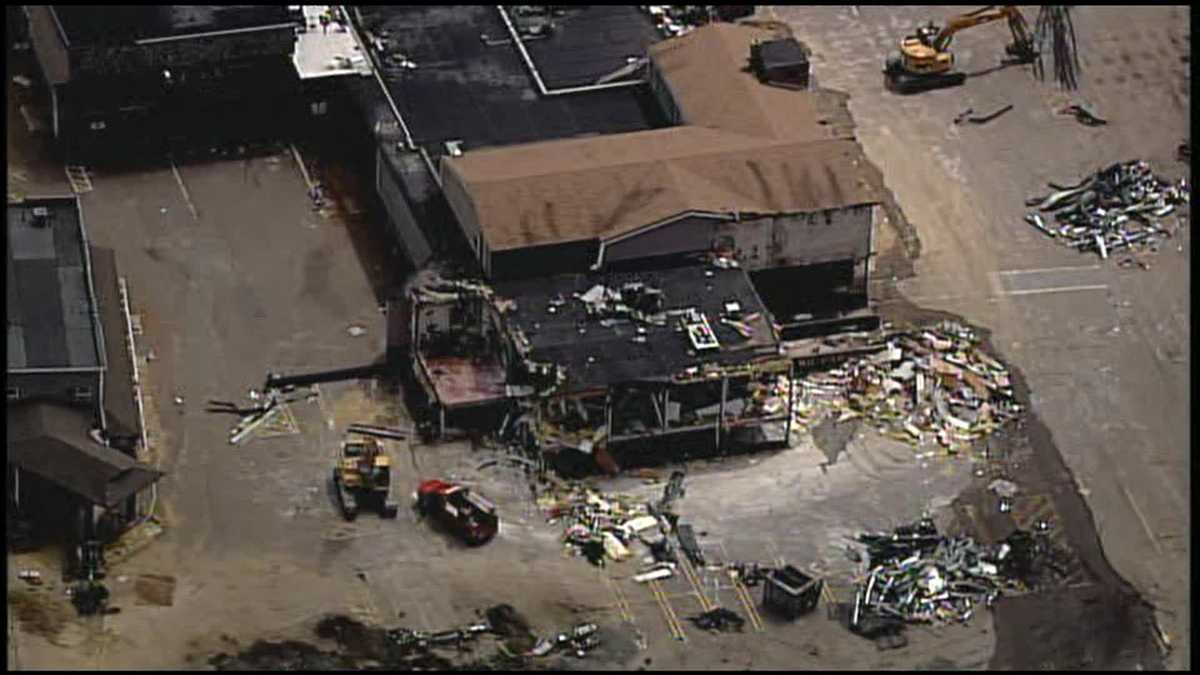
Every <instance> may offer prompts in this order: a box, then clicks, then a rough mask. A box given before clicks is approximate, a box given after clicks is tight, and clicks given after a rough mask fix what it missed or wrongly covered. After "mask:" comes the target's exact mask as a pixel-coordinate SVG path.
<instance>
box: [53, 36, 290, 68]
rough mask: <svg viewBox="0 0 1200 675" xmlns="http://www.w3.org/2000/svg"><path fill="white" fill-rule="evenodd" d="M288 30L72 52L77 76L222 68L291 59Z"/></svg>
mask: <svg viewBox="0 0 1200 675" xmlns="http://www.w3.org/2000/svg"><path fill="white" fill-rule="evenodd" d="M295 40H296V37H295V31H294V29H293V28H291V27H287V28H282V29H276V30H264V31H257V32H253V33H240V34H235V35H221V36H214V37H199V38H194V37H193V38H181V39H178V40H169V41H165V42H157V43H152V44H144V45H137V44H126V45H85V46H80V47H77V48H74V49H71V66H72V71H73V73H74V74H75V76H76V77H113V76H118V77H122V76H127V75H131V74H138V73H142V72H145V71H148V70H149V71H154V72H160V71H161V70H162V69H163V68H197V67H204V66H216V67H222V66H223V65H225V64H228V63H232V62H237V61H245V60H254V59H260V58H263V57H273V56H274V57H283V58H290V57H291V54H292V49H293V48H294V45H295Z"/></svg>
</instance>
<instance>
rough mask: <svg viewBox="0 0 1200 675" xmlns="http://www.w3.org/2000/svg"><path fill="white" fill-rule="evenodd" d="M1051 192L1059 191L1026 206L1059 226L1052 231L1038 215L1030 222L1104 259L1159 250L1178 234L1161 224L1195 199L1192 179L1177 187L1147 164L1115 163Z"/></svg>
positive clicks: (1054, 187)
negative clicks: (1120, 252)
mask: <svg viewBox="0 0 1200 675" xmlns="http://www.w3.org/2000/svg"><path fill="white" fill-rule="evenodd" d="M1050 187H1051V188H1052V189H1054V190H1056V192H1053V193H1051V194H1050V195H1047V196H1045V197H1034V198H1031V199H1028V200H1026V202H1025V205H1026V206H1031V207H1036V208H1038V209H1039V210H1041V211H1043V212H1049V211H1053V212H1055V213H1054V219H1055V221H1056V225H1055V226H1048V225H1047V224H1046V223H1045V221H1044V220H1043V218H1042V216H1041V215H1040V214H1037V213H1029V214H1027V215H1026V216H1025V220H1026V222H1028V223H1029V224H1030V225H1033V226H1034V227H1035V228H1037V229H1038V230H1039V231H1040V232H1041V233H1042V234H1045V235H1046V236H1048V237H1050V238H1051V239H1054V240H1056V241H1059V242H1061V243H1062V244H1063V245H1065V246H1068V247H1071V248H1074V249H1077V250H1079V251H1095V252H1096V253H1097V254H1099V255H1100V257H1101V258H1107V257H1108V256H1109V254H1111V253H1112V252H1113V251H1117V250H1138V249H1146V248H1155V247H1156V245H1157V243H1158V242H1159V241H1160V239H1163V238H1169V237H1171V236H1172V235H1173V232H1172V230H1170V229H1168V228H1167V227H1165V226H1164V225H1163V224H1162V222H1161V219H1162V218H1164V217H1166V216H1168V215H1170V214H1171V213H1172V212H1174V211H1175V209H1176V207H1178V206H1182V205H1186V204H1187V203H1188V200H1189V198H1190V191H1189V189H1188V184H1187V180H1186V179H1181V180H1180V181H1179V182H1178V183H1175V184H1172V183H1171V182H1170V181H1166V180H1163V179H1161V178H1159V177H1157V176H1155V175H1154V173H1153V172H1152V171H1151V170H1150V166H1149V165H1148V164H1147V163H1146V162H1144V161H1141V160H1132V161H1128V162H1120V163H1117V164H1113V165H1111V166H1109V167H1107V168H1105V169H1102V170H1100V171H1098V172H1096V173H1095V174H1093V175H1092V176H1089V177H1088V178H1086V179H1084V180H1083V181H1082V182H1080V183H1079V184H1078V185H1074V186H1070V187H1064V186H1060V185H1056V184H1054V183H1051V184H1050Z"/></svg>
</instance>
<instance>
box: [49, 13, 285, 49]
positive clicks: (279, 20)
mask: <svg viewBox="0 0 1200 675" xmlns="http://www.w3.org/2000/svg"><path fill="white" fill-rule="evenodd" d="M50 11H51V13H52V15H53V17H54V19H55V22H56V23H57V25H58V28H59V30H60V31H61V34H62V37H63V39H64V40H65V41H66V42H67V44H68V45H72V46H83V45H90V44H118V43H140V42H146V41H160V40H170V39H177V38H188V37H193V38H196V37H214V36H217V35H228V34H233V33H249V32H256V31H264V30H274V29H277V28H279V27H280V26H283V27H285V28H288V29H291V28H292V27H293V26H294V25H295V20H294V17H293V16H292V14H291V12H289V11H288V9H287V7H286V6H285V5H51V6H50Z"/></svg>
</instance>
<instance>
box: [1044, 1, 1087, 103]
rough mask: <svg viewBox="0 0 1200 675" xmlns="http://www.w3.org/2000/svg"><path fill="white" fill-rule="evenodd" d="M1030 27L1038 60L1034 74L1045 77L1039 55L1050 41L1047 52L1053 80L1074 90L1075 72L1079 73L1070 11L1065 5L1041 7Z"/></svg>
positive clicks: (1075, 83) (1065, 87)
mask: <svg viewBox="0 0 1200 675" xmlns="http://www.w3.org/2000/svg"><path fill="white" fill-rule="evenodd" d="M1034 25H1035V28H1034V38H1033V40H1034V44H1035V45H1037V49H1038V57H1037V60H1036V61H1034V64H1033V69H1034V75H1036V76H1037V78H1038V79H1039V80H1041V79H1044V78H1045V72H1044V71H1043V69H1042V57H1041V55H1042V54H1043V53H1045V52H1046V43H1047V42H1050V43H1051V45H1050V47H1051V49H1050V53H1051V54H1053V56H1054V79H1055V80H1056V81H1057V82H1058V85H1059V86H1060V87H1062V88H1063V89H1075V88H1076V87H1077V86H1078V83H1077V82H1076V80H1075V72H1076V71H1077V70H1079V54H1078V52H1077V49H1076V46H1075V26H1074V25H1073V24H1072V23H1071V8H1070V7H1068V6H1066V5H1045V6H1043V7H1042V8H1041V10H1040V11H1039V12H1038V17H1037V22H1036V24H1034Z"/></svg>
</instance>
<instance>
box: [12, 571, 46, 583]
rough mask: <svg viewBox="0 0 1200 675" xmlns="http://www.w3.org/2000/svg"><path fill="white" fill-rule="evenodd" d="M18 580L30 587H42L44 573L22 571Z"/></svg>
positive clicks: (18, 575) (18, 574)
mask: <svg viewBox="0 0 1200 675" xmlns="http://www.w3.org/2000/svg"><path fill="white" fill-rule="evenodd" d="M17 578H18V579H20V580H21V581H24V582H25V583H27V584H29V585H30V586H41V585H42V573H41V572H39V571H37V570H21V571H20V572H17Z"/></svg>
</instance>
